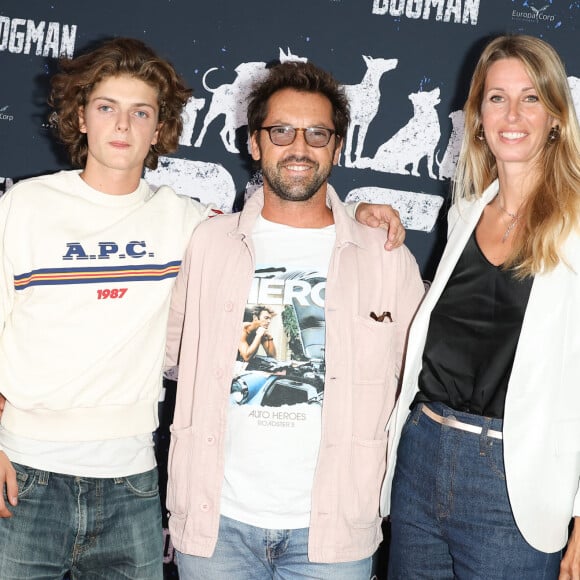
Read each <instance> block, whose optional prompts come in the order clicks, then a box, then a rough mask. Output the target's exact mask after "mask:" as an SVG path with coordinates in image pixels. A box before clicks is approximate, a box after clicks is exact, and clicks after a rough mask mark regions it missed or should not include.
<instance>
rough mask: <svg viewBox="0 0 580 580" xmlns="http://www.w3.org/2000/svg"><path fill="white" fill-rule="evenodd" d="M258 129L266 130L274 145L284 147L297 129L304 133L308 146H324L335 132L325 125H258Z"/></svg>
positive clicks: (294, 135)
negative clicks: (303, 126) (304, 126)
mask: <svg viewBox="0 0 580 580" xmlns="http://www.w3.org/2000/svg"><path fill="white" fill-rule="evenodd" d="M260 131H268V135H270V141H272V143H273V144H274V145H279V146H280V147H284V146H285V145H291V144H292V143H294V140H295V139H296V135H297V133H298V131H302V132H303V133H304V139H305V141H306V143H307V144H308V145H310V147H326V146H327V145H328V143H329V141H330V138H331V137H332V136H333V135H334V134H335V133H336V131H335V130H334V129H327V128H326V127H306V128H300V127H292V126H291V125H272V126H270V127H260Z"/></svg>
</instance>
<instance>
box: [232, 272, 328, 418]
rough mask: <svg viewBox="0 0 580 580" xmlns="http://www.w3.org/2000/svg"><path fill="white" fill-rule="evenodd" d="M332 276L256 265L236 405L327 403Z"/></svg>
mask: <svg viewBox="0 0 580 580" xmlns="http://www.w3.org/2000/svg"><path fill="white" fill-rule="evenodd" d="M325 288H326V278H325V277H324V276H322V275H320V274H318V273H316V272H313V271H306V272H305V271H287V270H286V268H284V267H279V268H276V267H267V268H260V269H259V270H256V273H255V277H254V279H253V283H252V288H251V291H250V296H249V299H248V303H247V306H246V309H245V315H244V320H243V322H242V324H241V329H240V342H239V345H238V354H237V360H236V362H235V365H234V375H233V381H232V388H231V394H230V400H231V403H232V405H255V406H260V407H283V406H292V405H297V404H303V403H306V404H308V405H321V404H322V400H323V395H324V371H325V364H324V342H325V329H326V325H325V320H324V293H325Z"/></svg>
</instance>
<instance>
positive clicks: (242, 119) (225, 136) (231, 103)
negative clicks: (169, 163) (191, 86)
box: [193, 48, 307, 153]
mask: <svg viewBox="0 0 580 580" xmlns="http://www.w3.org/2000/svg"><path fill="white" fill-rule="evenodd" d="M287 50H288V52H287V53H285V52H284V51H283V50H282V49H281V48H280V49H279V60H280V62H289V61H301V62H306V60H307V59H306V58H304V57H300V56H297V55H295V54H292V52H291V51H290V48H288V49H287ZM216 70H218V69H217V67H214V68H210V69H208V70H207V71H206V72H205V73H204V75H203V78H202V83H203V87H204V88H205V90H206V91H208V92H210V93H213V96H212V98H211V103H210V105H209V109H208V111H207V113H206V114H205V118H204V120H203V127H202V128H201V131H200V133H199V135H198V136H197V139H196V140H195V143H194V144H193V146H194V147H201V145H202V143H203V139H204V137H205V134H206V133H207V129H208V127H209V126H210V125H211V123H212V122H213V121H214V120H215V119H217V117H219V116H220V115H224V118H225V120H224V126H223V128H222V130H221V131H220V137H221V139H222V142H223V144H224V147H225V148H226V150H227V151H229V152H230V153H239V150H238V148H237V146H236V131H237V130H238V129H240V128H241V127H244V126H245V125H247V124H248V116H247V113H246V109H247V106H248V97H249V96H250V92H251V90H252V86H253V85H254V84H255V83H256V82H258V81H260V80H261V79H262V78H263V77H264V76H265V75H266V63H265V62H242V63H241V64H239V65H238V66H237V67H236V68H235V69H234V70H235V72H236V74H237V77H236V78H235V80H234V82H233V83H231V84H223V85H220V86H219V87H216V88H215V89H212V88H211V87H209V86H208V85H207V82H206V80H207V77H208V75H209V74H210V73H211V72H213V71H216Z"/></svg>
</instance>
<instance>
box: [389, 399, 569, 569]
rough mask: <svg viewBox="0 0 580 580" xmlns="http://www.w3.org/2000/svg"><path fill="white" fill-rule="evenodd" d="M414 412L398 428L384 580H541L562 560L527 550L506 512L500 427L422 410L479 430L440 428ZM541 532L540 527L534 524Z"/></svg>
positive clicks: (437, 406) (436, 407)
mask: <svg viewBox="0 0 580 580" xmlns="http://www.w3.org/2000/svg"><path fill="white" fill-rule="evenodd" d="M422 405H423V403H420V404H418V405H416V406H415V408H414V409H413V411H412V412H411V414H410V415H409V417H408V419H407V422H406V423H405V425H404V427H403V432H402V435H401V442H400V444H399V449H398V455H397V467H396V470H395V477H394V481H393V491H392V498H391V499H392V507H391V526H392V527H391V548H390V555H389V575H388V578H389V580H410V579H413V580H420V579H425V580H443V579H445V580H447V579H449V580H453V579H455V578H456V579H460V580H500V579H505V580H515V579H522V580H523V579H525V580H548V579H556V578H557V577H558V571H559V565H560V557H561V553H560V552H556V553H553V554H546V553H544V552H540V551H538V550H536V549H534V548H532V547H531V546H530V545H529V544H528V543H527V542H526V541H525V540H524V538H523V536H522V535H521V533H520V531H519V530H518V528H517V526H516V524H515V521H514V517H513V514H512V511H511V508H510V503H509V499H508V494H507V487H506V481H505V470H504V464H503V445H502V440H501V439H496V438H493V437H490V436H489V435H488V434H487V430H488V429H490V430H496V431H501V430H502V421H501V420H500V419H490V418H486V417H480V416H477V415H472V414H470V413H460V412H457V411H454V410H453V409H451V408H449V407H447V406H446V405H443V404H442V403H429V404H428V406H429V408H431V410H433V411H435V413H437V414H438V415H442V416H453V417H454V418H455V419H457V420H458V421H462V422H464V423H470V424H472V425H479V426H481V427H483V431H482V433H481V434H480V435H478V434H474V433H469V432H466V431H462V430H459V429H456V428H452V427H448V426H443V425H441V424H439V423H437V422H436V421H434V420H432V419H431V418H429V417H428V416H427V415H425V414H424V413H423V411H422ZM538 525H539V526H541V525H542V522H538Z"/></svg>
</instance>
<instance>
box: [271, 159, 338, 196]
mask: <svg viewBox="0 0 580 580" xmlns="http://www.w3.org/2000/svg"><path fill="white" fill-rule="evenodd" d="M293 162H294V163H308V164H309V165H311V166H312V167H313V168H314V173H313V174H312V173H311V172H310V171H309V172H308V176H304V177H300V176H297V177H284V176H283V174H282V167H283V166H284V165H288V164H291V163H293ZM331 170H332V163H329V164H328V165H325V166H322V167H321V166H320V164H319V163H317V162H316V161H313V160H312V159H310V158H308V157H297V156H295V155H291V156H289V157H286V158H285V159H283V160H281V161H279V162H278V163H276V165H267V164H264V163H262V175H263V178H264V183H265V184H267V185H268V188H269V189H270V190H271V191H272V193H274V194H275V195H277V196H278V197H279V198H280V199H283V200H284V201H308V200H309V199H311V198H312V197H313V196H314V194H315V193H316V192H317V191H318V190H319V189H320V188H321V187H322V186H323V185H324V183H325V182H326V181H327V180H328V177H329V175H330V172H331Z"/></svg>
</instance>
